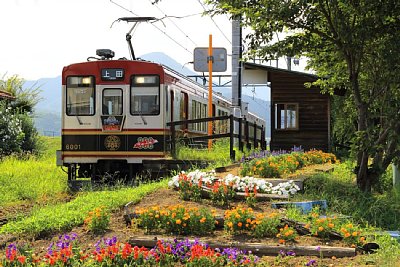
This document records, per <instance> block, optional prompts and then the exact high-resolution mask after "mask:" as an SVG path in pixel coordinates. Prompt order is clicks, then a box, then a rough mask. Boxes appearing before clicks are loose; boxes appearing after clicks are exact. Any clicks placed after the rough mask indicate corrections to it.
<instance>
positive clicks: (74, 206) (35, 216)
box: [0, 180, 167, 237]
mask: <svg viewBox="0 0 400 267" xmlns="http://www.w3.org/2000/svg"><path fill="white" fill-rule="evenodd" d="M166 186H167V181H166V180H165V181H161V182H158V183H152V184H146V185H141V186H139V187H136V188H122V189H119V190H115V191H110V190H105V191H96V192H87V193H81V194H80V195H78V196H77V197H76V198H75V199H74V200H72V201H70V202H68V203H64V204H56V205H48V206H46V207H43V208H38V209H36V210H34V211H33V212H32V214H31V215H30V216H27V217H24V218H20V219H19V220H16V221H13V222H9V223H8V224H6V225H4V226H2V227H1V228H0V234H1V233H12V234H27V235H30V236H33V237H38V236H41V235H46V234H49V233H54V232H65V231H69V230H71V229H72V227H74V226H77V225H81V224H82V223H83V222H84V219H85V217H86V216H87V214H88V213H89V212H90V211H92V210H93V209H95V208H96V207H99V206H104V207H105V209H107V210H114V209H118V208H120V207H122V206H123V205H124V204H126V202H127V201H129V200H131V201H133V202H138V201H140V200H141V199H142V198H143V197H144V196H145V195H147V194H149V193H151V192H153V191H155V190H157V189H159V188H162V187H166Z"/></svg>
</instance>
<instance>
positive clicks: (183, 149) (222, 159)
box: [177, 138, 250, 167]
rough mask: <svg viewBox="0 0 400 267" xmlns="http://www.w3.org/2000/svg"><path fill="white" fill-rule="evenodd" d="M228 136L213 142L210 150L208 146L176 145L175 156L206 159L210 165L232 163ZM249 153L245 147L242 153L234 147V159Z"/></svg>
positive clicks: (217, 165)
mask: <svg viewBox="0 0 400 267" xmlns="http://www.w3.org/2000/svg"><path fill="white" fill-rule="evenodd" d="M229 142H230V141H229V138H222V139H218V140H216V141H215V142H214V143H213V146H212V149H211V151H208V148H207V147H205V148H203V149H198V148H190V147H188V146H185V145H183V144H178V146H177V158H178V159H190V160H208V161H211V162H212V163H211V166H210V167H221V166H227V165H229V164H232V163H233V162H232V161H231V159H230V149H229V147H230V146H229ZM248 154H250V151H248V150H247V149H245V150H244V152H243V153H242V152H241V151H239V150H238V148H237V147H235V160H236V161H239V160H240V159H241V158H242V157H243V156H244V155H248Z"/></svg>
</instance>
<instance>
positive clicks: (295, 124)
mask: <svg viewBox="0 0 400 267" xmlns="http://www.w3.org/2000/svg"><path fill="white" fill-rule="evenodd" d="M317 79H318V77H317V76H316V75H312V74H308V73H303V72H298V71H290V70H285V69H279V68H275V67H271V66H265V65H260V64H255V63H244V66H243V83H244V84H246V83H247V84H266V85H268V86H269V87H270V88H271V106H270V108H271V110H270V111H271V113H270V114H271V125H267V126H266V127H271V128H270V129H271V142H270V149H271V150H279V149H284V150H290V149H291V148H293V147H294V146H297V147H299V146H301V147H302V148H303V149H305V150H310V149H313V148H315V149H321V150H323V151H329V150H330V96H329V94H322V93H321V92H320V88H319V87H315V86H311V87H310V88H307V87H305V85H304V84H305V83H307V82H314V81H316V80H317Z"/></svg>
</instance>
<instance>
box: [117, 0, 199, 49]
mask: <svg viewBox="0 0 400 267" xmlns="http://www.w3.org/2000/svg"><path fill="white" fill-rule="evenodd" d="M110 2H111V3H113V4H114V5H116V6H118V7H120V8H122V9H124V10H126V11H128V12H130V13H131V14H133V15H135V16H137V17H139V15H138V14H136V13H135V12H133V11H132V10H129V9H127V8H126V7H124V6H122V5H120V4H118V3H116V2H114V1H113V0H110ZM151 25H153V26H154V27H155V28H156V29H157V30H159V31H160V32H162V33H163V34H164V35H165V36H167V37H168V38H169V39H170V40H171V41H173V42H174V43H175V44H177V45H178V46H180V47H181V48H182V49H184V50H185V51H187V52H188V53H190V54H191V55H193V52H191V51H189V50H188V49H187V48H186V47H184V46H183V45H182V44H180V43H178V42H177V41H175V40H174V39H173V38H172V37H171V36H170V35H168V34H167V33H166V32H165V31H163V30H162V29H160V28H159V27H158V26H157V25H155V24H153V23H151Z"/></svg>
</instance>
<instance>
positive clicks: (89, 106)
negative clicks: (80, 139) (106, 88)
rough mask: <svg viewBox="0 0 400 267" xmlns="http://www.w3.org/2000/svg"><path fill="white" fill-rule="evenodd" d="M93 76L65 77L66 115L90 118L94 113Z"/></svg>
mask: <svg viewBox="0 0 400 267" xmlns="http://www.w3.org/2000/svg"><path fill="white" fill-rule="evenodd" d="M94 88H95V84H94V77H93V76H79V77H78V76H70V77H67V97H66V101H67V106H66V107H67V110H66V112H67V115H69V116H85V115H86V116H92V115H94V113H95V106H94V103H95V94H94Z"/></svg>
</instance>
